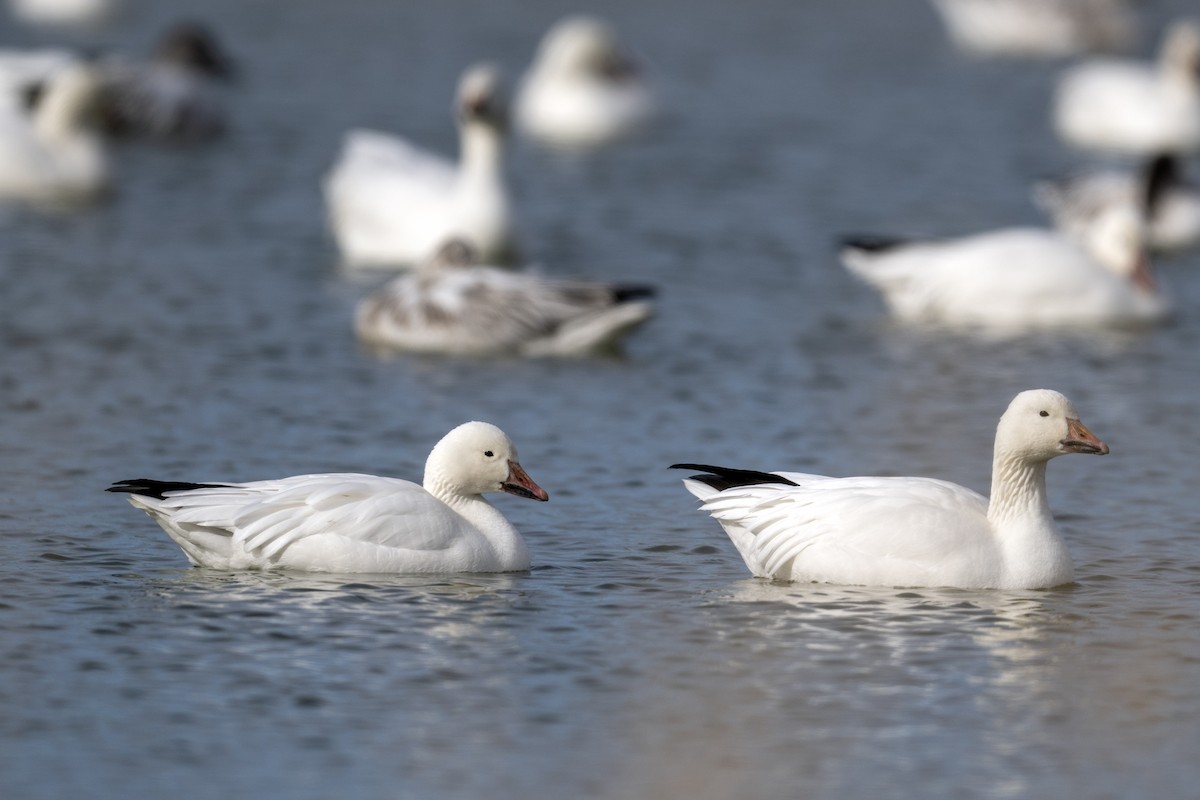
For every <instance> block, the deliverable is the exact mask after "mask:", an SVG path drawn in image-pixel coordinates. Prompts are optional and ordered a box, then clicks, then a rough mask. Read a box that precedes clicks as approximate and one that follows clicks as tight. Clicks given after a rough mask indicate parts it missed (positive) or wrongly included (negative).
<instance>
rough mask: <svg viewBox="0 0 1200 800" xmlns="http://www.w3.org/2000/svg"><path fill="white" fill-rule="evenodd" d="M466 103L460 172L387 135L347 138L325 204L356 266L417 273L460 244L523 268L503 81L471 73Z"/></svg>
mask: <svg viewBox="0 0 1200 800" xmlns="http://www.w3.org/2000/svg"><path fill="white" fill-rule="evenodd" d="M457 104H458V117H459V130H460V134H461V140H462V152H461V160H460V162H459V163H458V164H454V163H452V162H450V161H447V160H446V159H444V158H442V157H441V156H438V155H435V154H432V153H429V152H426V151H424V150H422V149H420V148H418V147H416V146H414V145H412V144H409V143H408V142H406V141H405V140H403V139H400V138H397V137H394V136H389V135H387V134H384V133H376V132H373V131H366V130H358V131H352V132H351V133H350V134H348V135H347V137H346V142H345V145H344V147H343V149H342V153H341V156H340V158H339V159H338V162H337V163H336V164H335V165H334V167H333V170H332V171H331V172H330V174H329V175H328V177H327V178H326V181H325V199H326V203H327V205H328V208H329V217H330V223H331V226H332V228H333V233H334V236H335V237H336V239H337V242H338V246H339V247H340V248H341V251H342V255H343V257H344V258H345V260H346V263H347V264H348V265H350V266H391V267H405V266H411V265H413V264H415V263H420V262H422V261H424V260H425V259H427V258H429V257H430V256H432V255H433V253H434V252H435V251H436V249H437V248H438V247H440V246H441V245H442V243H444V242H445V241H446V240H447V239H450V238H452V237H458V238H461V239H464V240H465V241H467V242H469V243H470V244H471V246H472V247H474V248H475V249H476V250H477V251H478V252H479V253H480V255H481V257H482V258H484V259H486V260H487V261H489V262H492V263H504V264H508V263H511V262H512V261H513V260H515V257H516V252H515V251H516V246H515V235H514V231H513V221H512V211H511V209H510V207H509V206H510V203H509V196H508V190H507V188H506V187H505V180H504V163H503V162H504V159H503V156H504V140H505V128H506V120H505V112H504V103H503V97H502V86H501V81H500V74H499V72H498V71H497V70H496V69H495V68H494V67H491V66H489V65H482V66H475V67H473V68H471V69H469V70H467V72H466V73H465V74H464V75H463V77H462V80H461V81H460V82H459V88H458V101H457Z"/></svg>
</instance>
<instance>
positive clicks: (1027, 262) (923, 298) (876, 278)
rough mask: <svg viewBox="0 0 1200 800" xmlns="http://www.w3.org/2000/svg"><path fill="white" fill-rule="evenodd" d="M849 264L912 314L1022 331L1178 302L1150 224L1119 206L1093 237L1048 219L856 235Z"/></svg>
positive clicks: (904, 314) (1144, 317)
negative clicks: (963, 229)
mask: <svg viewBox="0 0 1200 800" xmlns="http://www.w3.org/2000/svg"><path fill="white" fill-rule="evenodd" d="M842 260H843V262H844V263H845V265H846V267H847V269H849V270H850V272H852V273H853V274H855V275H856V276H858V277H859V278H861V279H862V280H863V281H865V282H866V283H868V284H870V285H871V286H873V287H875V288H876V289H877V290H879V292H880V293H881V294H882V296H883V299H884V301H885V302H886V303H887V305H888V308H889V309H890V311H891V313H892V314H893V315H894V316H895V317H896V318H898V319H900V320H903V321H907V322H920V323H941V324H947V325H953V326H966V327H984V328H990V329H994V330H999V331H1013V332H1019V331H1022V330H1026V329H1031V328H1044V327H1058V326H1104V325H1133V324H1145V323H1151V322H1158V321H1161V320H1163V319H1165V318H1166V317H1167V316H1169V312H1170V306H1169V304H1168V303H1167V301H1166V299H1165V298H1164V297H1163V296H1162V294H1161V292H1160V291H1159V290H1158V288H1157V286H1156V285H1155V283H1154V280H1153V278H1152V277H1151V274H1150V267H1149V263H1148V261H1147V259H1146V256H1145V230H1144V226H1143V224H1142V222H1141V219H1140V217H1139V216H1138V215H1137V214H1134V213H1132V212H1130V211H1129V210H1128V209H1112V210H1110V211H1109V212H1108V213H1106V214H1104V215H1103V216H1101V217H1100V218H1098V219H1096V220H1095V221H1094V223H1093V225H1092V230H1091V231H1090V232H1089V235H1088V237H1087V241H1086V242H1085V243H1080V242H1077V241H1076V240H1075V239H1074V238H1072V237H1070V236H1068V235H1067V234H1064V233H1061V232H1058V231H1053V230H1047V229H1041V228H1010V229H1005V230H998V231H992V232H989V233H982V234H977V235H974V236H967V237H963V238H959V239H947V240H943V241H898V240H884V239H881V238H878V237H874V238H868V237H851V238H848V239H847V240H846V241H845V243H844V246H843V249H842Z"/></svg>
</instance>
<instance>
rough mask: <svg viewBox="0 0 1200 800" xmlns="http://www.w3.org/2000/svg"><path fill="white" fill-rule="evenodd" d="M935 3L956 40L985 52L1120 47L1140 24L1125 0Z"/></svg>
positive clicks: (1055, 52)
mask: <svg viewBox="0 0 1200 800" xmlns="http://www.w3.org/2000/svg"><path fill="white" fill-rule="evenodd" d="M933 6H934V8H936V9H937V11H938V13H939V14H940V16H941V18H942V22H943V23H945V25H946V31H947V33H948V34H949V35H950V38H951V39H952V40H953V41H954V43H955V45H956V46H958V47H959V49H961V50H963V51H965V52H968V53H972V54H975V55H983V56H1004V57H1014V58H1058V57H1063V56H1070V55H1075V54H1076V53H1081V52H1088V51H1093V50H1119V49H1123V48H1125V47H1127V46H1129V44H1130V43H1131V42H1132V40H1133V38H1134V33H1135V30H1136V25H1135V24H1134V15H1133V12H1132V10H1131V9H1130V8H1129V4H1128V3H1127V2H1126V0H933Z"/></svg>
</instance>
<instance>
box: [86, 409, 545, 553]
mask: <svg viewBox="0 0 1200 800" xmlns="http://www.w3.org/2000/svg"><path fill="white" fill-rule="evenodd" d="M108 491H110V492H122V493H127V494H128V495H129V502H130V503H132V504H133V506H134V507H135V508H140V509H142V510H143V511H145V512H146V513H147V514H149V515H150V516H151V517H152V518H153V519H154V521H155V522H157V523H158V524H159V525H161V526H162V528H163V530H165V531H166V532H167V534H168V535H169V536H170V537H171V538H172V539H173V540H174V541H175V543H176V544H178V545H179V546H180V547H181V548H183V552H184V553H185V554H186V555H187V557H188V560H190V561H191V562H192V563H193V564H196V565H197V566H202V567H214V568H216V569H262V570H266V569H292V570H303V571H308V572H378V573H443V572H514V571H521V570H526V569H529V551H528V550H527V549H526V547H525V540H524V539H523V538H522V537H521V534H520V533H519V532H518V531H517V529H516V528H514V527H513V526H512V523H510V522H509V521H508V520H506V519H505V518H504V516H503V515H502V514H501V513H500V512H499V511H497V510H496V508H495V507H493V506H492V505H491V504H490V503H488V502H487V501H486V500H484V499H483V494H484V493H485V492H507V493H509V494H513V495H516V496H518V497H526V498H529V499H532V500H548V499H549V496H548V495H547V494H546V492H545V490H544V489H542V488H541V487H540V486H538V485H537V484H536V483H534V482H533V479H531V478H530V477H529V474H528V473H527V472H525V470H524V469H523V468H522V467H521V464H520V461H518V459H517V449H516V447H515V446H513V443H512V441H511V440H510V439H509V438H508V436H506V435H505V433H504V432H503V431H502V430H500V429H499V428H497V427H496V426H495V425H490V424H488V423H486V422H467V423H464V424H462V425H459V426H458V427H457V428H455V429H454V430H452V431H450V432H449V433H447V434H446V435H445V436H444V437H442V440H441V441H439V442H438V443H437V445H436V446H435V447H434V448H433V451H432V452H431V453H430V454H429V458H428V460H426V462H425V477H424V480H423V483H422V484H420V485H418V484H416V483H411V482H409V481H405V480H400V479H399V478H381V477H378V476H375V475H357V474H345V473H334V474H320V475H298V476H296V477H292V478H281V479H279V480H267V481H253V482H251V483H181V482H174V481H156V480H148V479H141V480H127V481H120V482H118V483H116V484H114V485H113V486H111V487H109V489H108Z"/></svg>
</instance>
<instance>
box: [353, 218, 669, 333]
mask: <svg viewBox="0 0 1200 800" xmlns="http://www.w3.org/2000/svg"><path fill="white" fill-rule="evenodd" d="M477 261H478V259H477V258H476V257H475V255H474V252H473V251H472V249H471V247H470V246H469V245H468V244H466V243H465V242H462V241H460V240H457V239H454V240H451V241H450V242H448V243H447V244H446V246H445V247H443V248H442V249H441V251H439V253H438V255H437V256H435V257H434V258H433V259H432V260H431V261H429V262H428V263H427V264H425V265H424V266H423V267H422V268H421V269H419V270H417V271H416V272H414V273H411V274H407V275H401V276H400V277H398V278H396V279H395V280H393V281H392V282H391V283H389V284H387V285H386V286H384V287H383V288H382V289H380V290H378V291H376V292H375V293H373V294H371V295H370V296H368V297H366V298H364V299H363V300H362V302H361V303H359V306H358V310H357V313H356V315H355V329H356V330H357V331H358V335H359V338H361V339H362V340H363V341H365V342H368V343H370V344H375V345H382V346H385V347H389V348H394V349H397V350H407V351H410V352H418V353H439V354H443V355H468V356H496V355H524V356H548V355H557V356H579V355H588V354H593V353H600V352H604V351H607V350H611V349H612V348H614V347H616V345H617V342H618V340H619V339H620V338H621V337H622V336H623V335H625V334H626V333H628V332H629V331H630V330H632V329H633V328H635V327H637V326H638V325H640V324H641V323H643V322H645V321H646V320H647V319H649V317H650V316H651V315H652V314H653V313H654V307H653V306H652V305H651V304H650V302H649V301H648V298H649V297H651V296H652V295H653V294H654V290H653V289H651V288H650V287H647V286H633V285H629V286H625V285H620V284H605V283H591V282H585V281H577V280H563V279H561V278H549V277H544V276H541V275H537V274H535V273H532V272H511V271H508V270H502V269H496V268H495V267H489V266H483V265H480V264H478V263H477Z"/></svg>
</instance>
